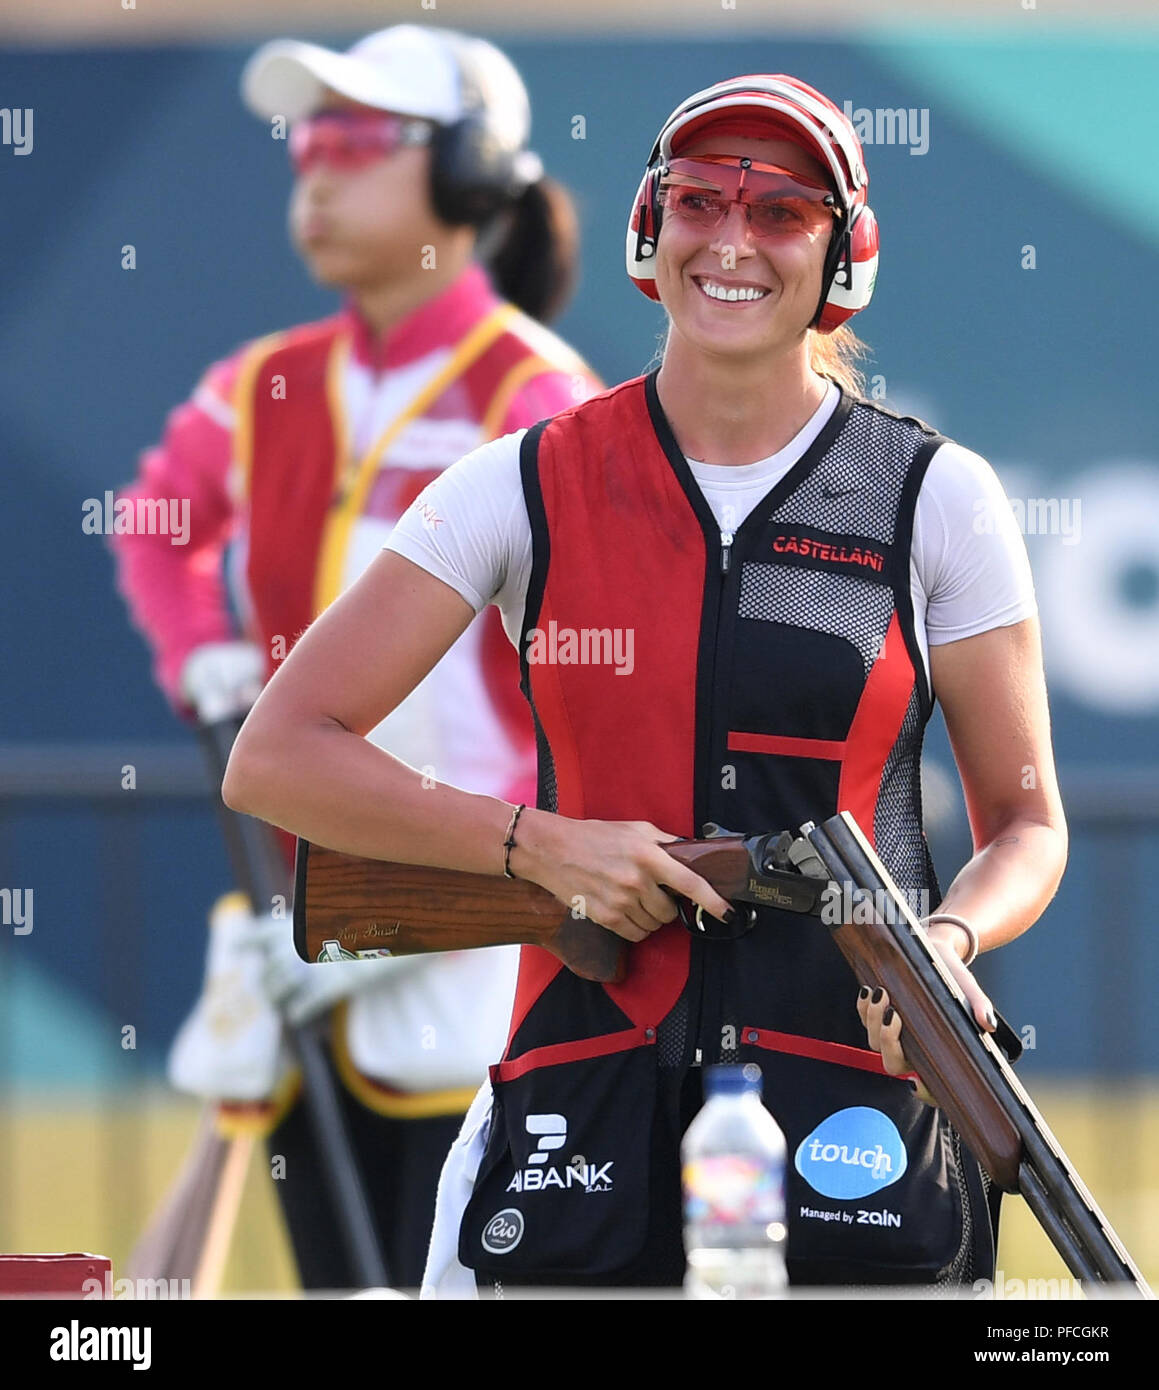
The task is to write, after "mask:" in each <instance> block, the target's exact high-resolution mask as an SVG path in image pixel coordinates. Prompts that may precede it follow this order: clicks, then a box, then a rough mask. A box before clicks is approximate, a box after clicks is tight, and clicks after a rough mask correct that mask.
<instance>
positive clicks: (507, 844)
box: [503, 802, 527, 878]
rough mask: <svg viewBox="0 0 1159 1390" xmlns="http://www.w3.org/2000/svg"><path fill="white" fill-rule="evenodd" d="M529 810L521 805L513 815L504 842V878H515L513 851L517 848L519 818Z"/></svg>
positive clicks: (524, 805) (523, 804)
mask: <svg viewBox="0 0 1159 1390" xmlns="http://www.w3.org/2000/svg"><path fill="white" fill-rule="evenodd" d="M526 809H527V807H526V804H525V803H522V802H521V803H520V804H519V805H518V806H516V808H515V810H514V811H513V812H512V813H511V823H510V824H509V825H508V827H507V837H506V839H504V841H503V877H504V878H514V877H515V875H514V874H513V873H512V872H511V851H512V850H513V849H514V848H515V827H516V826H517V825H518V824H519V817H520V816H521V815H522V814H523V812H524V811H525V810H526Z"/></svg>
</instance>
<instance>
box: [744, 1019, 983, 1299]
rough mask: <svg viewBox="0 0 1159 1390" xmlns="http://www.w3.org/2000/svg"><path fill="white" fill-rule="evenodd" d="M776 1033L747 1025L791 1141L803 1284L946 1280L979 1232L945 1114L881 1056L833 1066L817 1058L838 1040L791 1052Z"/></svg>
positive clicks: (795, 1263) (794, 1241)
mask: <svg viewBox="0 0 1159 1390" xmlns="http://www.w3.org/2000/svg"><path fill="white" fill-rule="evenodd" d="M771 1037H772V1038H777V1039H779V1035H770V1034H767V1033H763V1034H762V1033H761V1031H760V1030H757V1029H751V1028H746V1029H744V1030H742V1033H741V1042H742V1048H741V1052H742V1060H745V1061H754V1062H756V1063H757V1064H758V1065H759V1066H760V1067H761V1070H762V1072H763V1073H764V1101H765V1105H766V1106H767V1107H768V1109H769V1110H770V1111H771V1112H772V1114H773V1116H774V1117H775V1118H776V1120H777V1123H778V1124H779V1125H780V1126H781V1129H782V1130H783V1131H784V1134H785V1140H786V1145H787V1154H786V1162H785V1205H786V1211H787V1214H788V1226H789V1236H788V1247H787V1260H788V1269H789V1278H790V1280H791V1282H792V1283H794V1284H799V1285H825V1284H838V1283H855V1284H909V1283H932V1282H934V1281H935V1280H937V1279H938V1277H939V1275H942V1276H943V1277H945V1274H944V1272H945V1271H948V1270H949V1269H950V1268H951V1267H952V1266H954V1265H955V1263H956V1261H957V1260H958V1258H959V1255H960V1252H961V1250H962V1246H963V1232H964V1230H965V1229H966V1227H967V1226H972V1225H973V1223H972V1222H971V1221H970V1220H969V1212H968V1211H964V1210H963V1206H964V1202H965V1203H968V1201H969V1199H968V1197H964V1195H963V1194H964V1192H965V1182H964V1175H962V1174H960V1172H959V1163H958V1159H957V1157H956V1154H955V1146H954V1143H953V1136H952V1131H951V1129H950V1125H949V1122H948V1121H947V1120H946V1118H945V1116H944V1115H943V1114H942V1112H941V1111H940V1110H936V1109H934V1108H933V1107H932V1106H927V1105H924V1104H923V1103H922V1102H921V1101H920V1100H918V1099H917V1097H916V1096H915V1095H914V1094H913V1092H912V1090H911V1088H910V1086H909V1084H908V1082H906V1081H904V1080H902V1079H900V1078H898V1077H892V1076H887V1075H884V1074H882V1073H880V1072H879V1071H876V1070H875V1069H874V1068H873V1063H872V1058H873V1056H874V1055H875V1054H870V1053H867V1054H865V1055H864V1057H862V1056H861V1055H860V1049H855V1048H848V1047H838V1046H837V1045H832V1048H833V1053H834V1056H835V1057H836V1056H841V1055H842V1054H849V1056H850V1058H852V1061H850V1060H849V1059H846V1060H843V1061H836V1060H834V1061H830V1060H825V1059H824V1058H823V1056H817V1055H816V1054H817V1053H818V1052H820V1053H822V1054H823V1053H824V1052H825V1049H826V1048H827V1047H829V1046H830V1045H829V1044H825V1043H819V1042H817V1041H816V1040H814V1039H792V1040H789V1041H788V1042H787V1043H786V1044H785V1045H786V1046H787V1047H788V1048H790V1049H791V1050H788V1051H786V1050H781V1048H782V1044H781V1041H775V1042H769V1041H767V1040H768V1039H769V1038H771ZM758 1038H760V1039H761V1040H762V1041H761V1042H758V1041H757V1039H758ZM762 1044H763V1045H762ZM798 1044H802V1045H804V1046H798ZM774 1049H775V1050H774ZM809 1053H812V1054H813V1055H807V1054H809ZM802 1054H806V1055H802ZM965 1161H968V1160H965Z"/></svg>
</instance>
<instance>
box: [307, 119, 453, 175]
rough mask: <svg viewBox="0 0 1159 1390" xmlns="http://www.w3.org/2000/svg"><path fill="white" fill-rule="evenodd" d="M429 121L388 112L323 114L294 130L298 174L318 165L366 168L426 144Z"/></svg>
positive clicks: (429, 127) (429, 126)
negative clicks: (393, 155) (403, 151)
mask: <svg viewBox="0 0 1159 1390" xmlns="http://www.w3.org/2000/svg"><path fill="white" fill-rule="evenodd" d="M431 129H432V127H431V125H430V123H429V122H428V121H419V120H415V119H414V118H413V117H410V116H397V115H394V114H393V113H392V112H388V111H344V110H337V111H319V112H318V114H317V115H315V116H308V117H306V119H304V120H301V121H295V122H294V124H293V125H292V126H291V127H290V141H289V145H290V163H291V164H292V165H293V168H294V173H295V174H304V173H307V172H308V171H309V170H310V169H313V168H314V167H315V166H316V165H318V164H324V165H326V166H327V167H328V168H331V169H342V170H348V169H362V168H365V166H366V165H368V164H373V163H374V161H375V160H376V159H384V158H385V157H386V156H387V155H392V154H394V153H395V151H396V150H400V149H402V148H403V146H405V145H425V144H427V143H428V142H429V141H430V138H431Z"/></svg>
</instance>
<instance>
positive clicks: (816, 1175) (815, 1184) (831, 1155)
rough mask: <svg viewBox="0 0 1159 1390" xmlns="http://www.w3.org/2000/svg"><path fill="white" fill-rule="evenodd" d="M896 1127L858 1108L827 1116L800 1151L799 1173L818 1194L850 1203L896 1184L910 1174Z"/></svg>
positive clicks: (867, 1109) (875, 1113)
mask: <svg viewBox="0 0 1159 1390" xmlns="http://www.w3.org/2000/svg"><path fill="white" fill-rule="evenodd" d="M906 1163H907V1159H906V1152H905V1145H904V1144H903V1143H902V1140H901V1135H900V1134H899V1133H898V1132H897V1126H896V1125H895V1124H894V1123H893V1121H892V1120H891V1119H890V1118H889V1116H888V1115H883V1114H882V1113H881V1111H880V1110H872V1109H870V1107H869V1106H866V1105H853V1106H850V1107H849V1109H847V1110H838V1111H836V1112H835V1113H834V1114H832V1115H828V1116H826V1118H825V1119H824V1120H822V1121H821V1123H820V1124H819V1125H818V1126H817V1128H816V1129H815V1130H814V1131H813V1132H812V1134H810V1135H808V1136H807V1137H806V1138H805V1139H803V1140H802V1141H801V1143H800V1145H799V1146H798V1148H797V1153H796V1156H795V1158H794V1167H795V1168H796V1170H797V1172H798V1173H800V1175H801V1176H802V1177H803V1178H804V1179H805V1181H806V1182H807V1183H808V1184H809V1186H810V1187H811V1188H812V1189H813V1191H814V1192H820V1193H821V1195H822V1196H823V1197H835V1198H837V1199H838V1200H841V1201H849V1200H851V1199H852V1198H855V1197H868V1196H870V1195H871V1194H872V1193H874V1192H880V1191H881V1189H882V1188H883V1187H889V1185H890V1184H891V1183H895V1182H897V1180H898V1179H899V1178H900V1177H901V1176H902V1174H903V1173H904V1172H905V1170H906Z"/></svg>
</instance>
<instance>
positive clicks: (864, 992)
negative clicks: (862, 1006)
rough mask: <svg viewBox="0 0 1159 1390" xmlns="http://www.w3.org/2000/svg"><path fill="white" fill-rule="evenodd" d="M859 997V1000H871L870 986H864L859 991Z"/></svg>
mask: <svg viewBox="0 0 1159 1390" xmlns="http://www.w3.org/2000/svg"><path fill="white" fill-rule="evenodd" d="M857 997H858V999H868V998H869V986H868V985H862V986H861V988H860V989H859V990H858V991H857Z"/></svg>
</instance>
